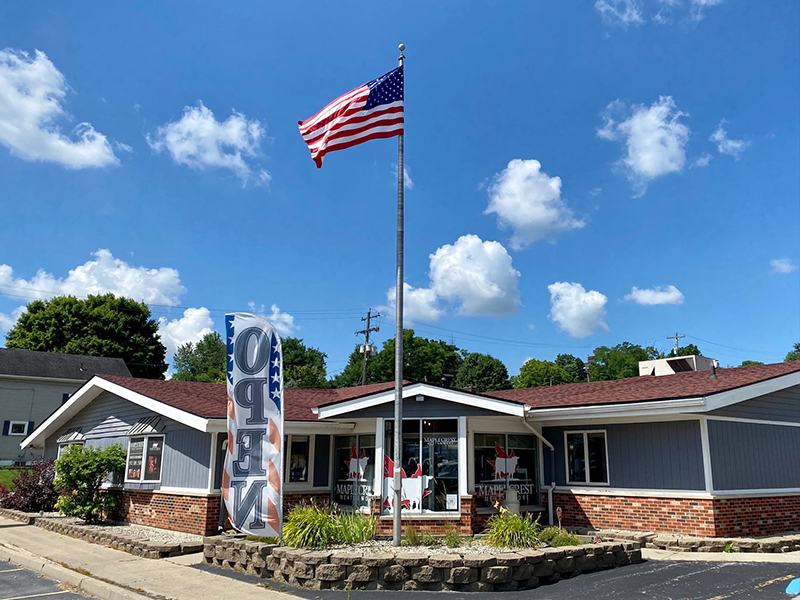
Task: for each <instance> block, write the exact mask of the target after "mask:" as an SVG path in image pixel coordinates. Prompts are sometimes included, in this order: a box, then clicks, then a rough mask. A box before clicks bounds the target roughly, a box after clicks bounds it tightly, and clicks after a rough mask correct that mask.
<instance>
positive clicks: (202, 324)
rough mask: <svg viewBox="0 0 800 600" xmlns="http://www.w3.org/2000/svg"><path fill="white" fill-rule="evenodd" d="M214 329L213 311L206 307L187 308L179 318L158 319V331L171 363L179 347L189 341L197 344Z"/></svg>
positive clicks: (168, 360)
mask: <svg viewBox="0 0 800 600" xmlns="http://www.w3.org/2000/svg"><path fill="white" fill-rule="evenodd" d="M212 331H214V321H213V319H212V318H211V312H210V311H209V310H208V309H207V308H205V307H201V308H187V309H186V310H184V311H183V316H182V317H179V318H177V319H168V318H167V317H160V318H159V319H158V333H159V335H160V336H161V343H163V344H164V345H165V346H166V347H167V362H168V363H170V364H171V363H172V357H173V356H174V355H175V352H177V350H178V348H179V347H181V346H183V345H184V344H187V343H189V342H191V343H193V344H196V343H197V342H199V341H200V340H201V339H202V338H203V336H204V335H206V334H208V333H211V332H212Z"/></svg>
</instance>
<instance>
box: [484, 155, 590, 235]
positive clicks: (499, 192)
mask: <svg viewBox="0 0 800 600" xmlns="http://www.w3.org/2000/svg"><path fill="white" fill-rule="evenodd" d="M541 168H542V165H541V163H540V162H539V161H538V160H522V159H514V160H512V161H511V162H509V163H508V166H507V167H506V168H505V169H504V170H503V171H501V172H500V173H496V174H495V175H494V177H493V178H492V180H491V182H490V184H489V187H488V193H489V206H488V207H487V208H486V210H485V211H484V214H489V213H495V214H496V215H497V221H498V224H499V225H500V226H501V227H509V228H511V229H512V230H513V232H514V233H513V235H512V237H511V247H512V248H514V249H515V250H520V249H522V248H525V247H526V246H529V245H530V244H532V243H533V242H535V241H537V240H540V239H542V238H552V237H553V236H554V235H555V234H556V233H559V232H562V231H569V230H572V229H580V228H581V227H584V226H585V225H586V221H584V220H582V219H579V218H577V217H576V216H575V213H574V212H573V211H572V209H571V208H569V206H567V203H566V201H564V199H563V198H562V197H561V178H560V177H549V176H548V175H547V173H544V172H543V171H542V170H541Z"/></svg>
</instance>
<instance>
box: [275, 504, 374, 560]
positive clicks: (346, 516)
mask: <svg viewBox="0 0 800 600" xmlns="http://www.w3.org/2000/svg"><path fill="white" fill-rule="evenodd" d="M377 526H378V520H377V519H376V518H375V517H372V516H369V515H365V514H364V513H362V512H358V511H353V512H341V511H338V510H336V509H335V508H332V507H321V506H317V505H316V504H301V505H300V506H296V507H294V508H293V509H292V510H291V512H290V513H289V515H288V516H287V517H286V522H285V523H284V525H283V543H284V544H285V545H286V546H292V547H293V548H320V549H325V548H328V547H330V546H335V545H337V544H358V543H361V542H366V541H368V540H371V539H372V538H373V537H375V528H376V527H377Z"/></svg>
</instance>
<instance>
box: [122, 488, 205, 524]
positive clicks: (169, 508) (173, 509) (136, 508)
mask: <svg viewBox="0 0 800 600" xmlns="http://www.w3.org/2000/svg"><path fill="white" fill-rule="evenodd" d="M110 493H112V494H114V495H115V496H116V497H117V505H116V507H115V508H114V510H113V511H111V514H110V517H111V518H112V519H115V520H118V521H126V522H128V523H134V524H136V525H147V526H148V527H159V528H161V529H172V530H173V531H182V532H184V533H194V534H197V535H215V534H216V533H217V523H218V520H219V509H220V496H183V495H179V494H165V493H162V492H158V491H152V490H120V491H113V492H110Z"/></svg>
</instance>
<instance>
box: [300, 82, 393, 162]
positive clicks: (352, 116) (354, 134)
mask: <svg viewBox="0 0 800 600" xmlns="http://www.w3.org/2000/svg"><path fill="white" fill-rule="evenodd" d="M298 125H299V126H300V135H302V136H303V139H304V140H305V142H306V144H308V149H309V150H311V158H313V159H314V162H315V163H317V168H319V167H321V166H322V157H323V156H325V154H327V153H328V152H333V151H334V150H344V149H345V148H349V147H350V146H355V145H356V144H361V143H363V142H367V141H369V140H376V139H379V138H389V137H393V136H395V135H402V133H403V67H397V68H396V69H394V70H392V71H389V72H388V73H386V75H382V76H381V77H378V78H377V79H373V80H372V81H370V82H369V83H365V84H364V85H362V86H360V87H357V88H356V89H354V90H351V91H349V92H347V93H346V94H344V95H343V96H339V97H338V98H337V99H336V100H334V101H333V102H331V103H330V104H328V105H327V106H326V107H325V108H323V109H322V110H321V111H319V112H318V113H317V114H315V115H314V116H313V117H310V118H308V119H306V120H305V121H298Z"/></svg>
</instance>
